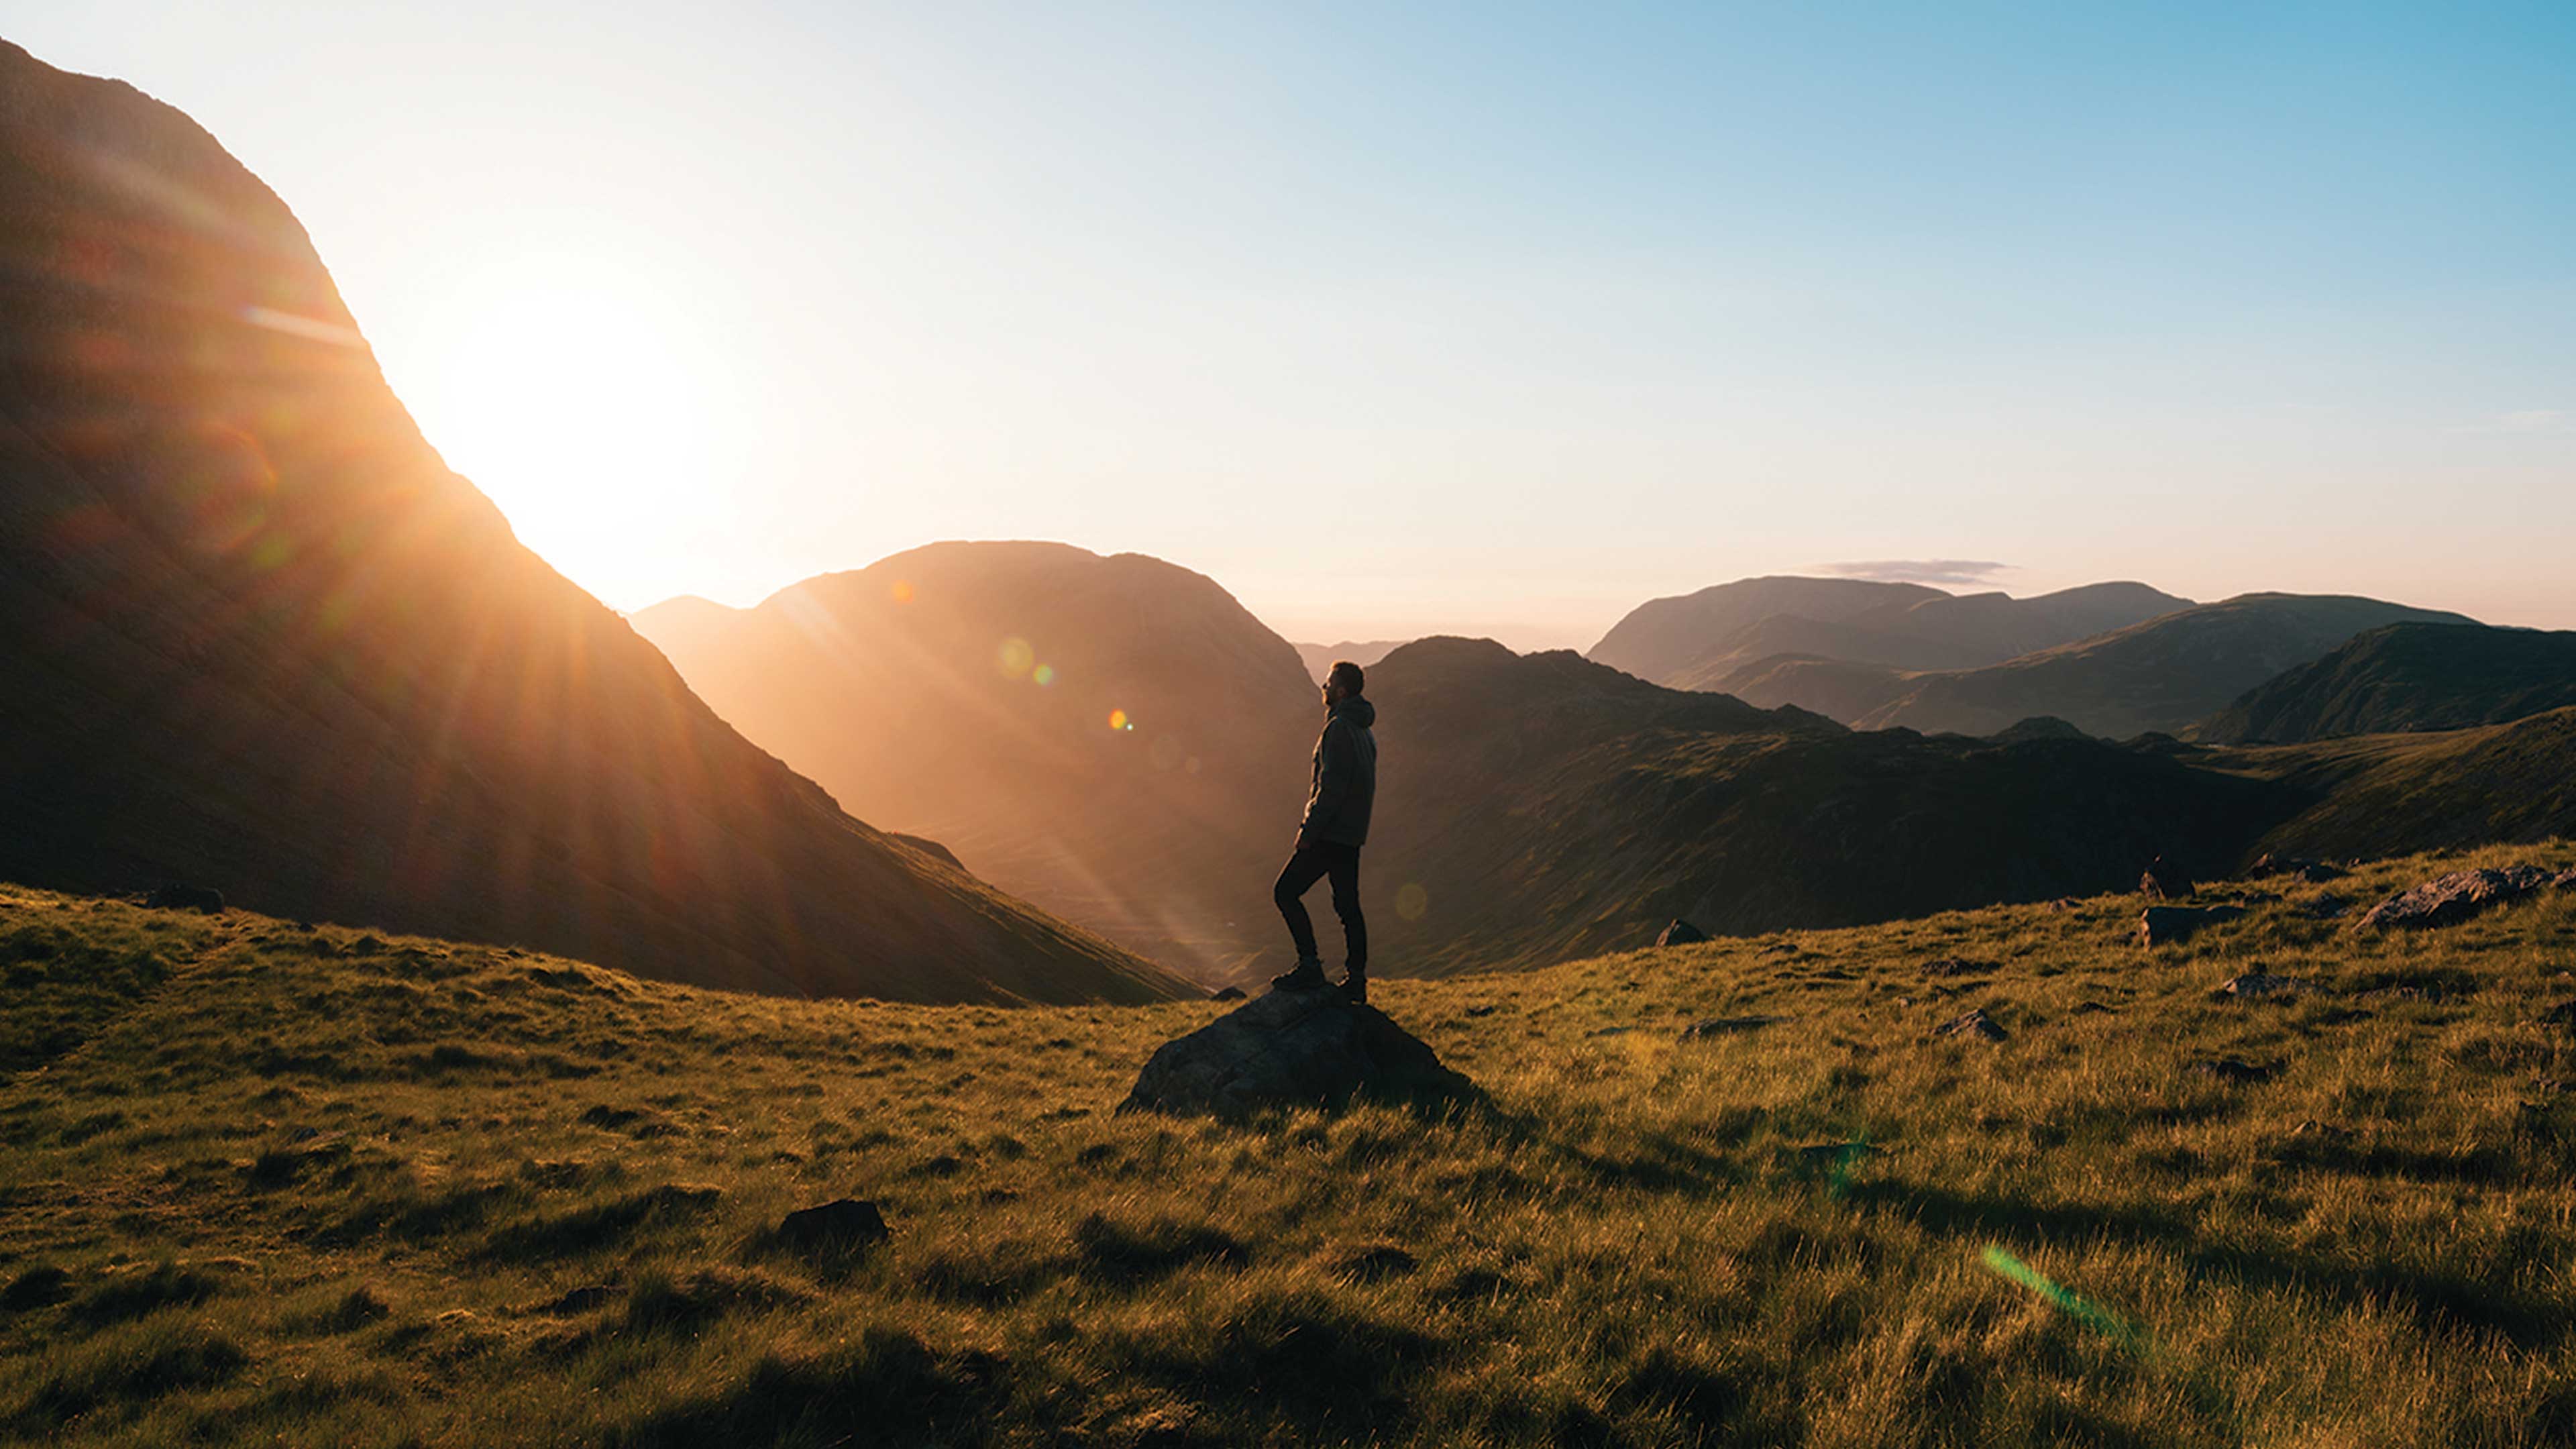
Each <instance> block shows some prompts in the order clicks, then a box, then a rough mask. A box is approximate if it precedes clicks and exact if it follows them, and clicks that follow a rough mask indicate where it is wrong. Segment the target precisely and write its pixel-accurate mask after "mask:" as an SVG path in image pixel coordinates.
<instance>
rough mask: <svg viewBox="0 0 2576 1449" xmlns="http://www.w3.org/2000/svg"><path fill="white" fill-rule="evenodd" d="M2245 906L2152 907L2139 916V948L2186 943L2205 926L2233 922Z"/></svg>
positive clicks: (2242, 912) (2242, 913) (2241, 913)
mask: <svg viewBox="0 0 2576 1449" xmlns="http://www.w3.org/2000/svg"><path fill="white" fill-rule="evenodd" d="M2244 914H2245V908H2244V907H2243V906H2149V907H2147V908H2146V910H2144V911H2142V912H2140V913H2139V915H2138V944H2139V945H2141V946H2165V945H2171V944H2172V943H2174V942H2176V941H2187V940H2190V939H2191V938H2192V936H2193V935H2194V934H2196V933H2197V932H2198V931H2199V930H2200V928H2201V927H2203V926H2214V925H2216V924H2218V923H2219V922H2221V921H2232V920H2235V919H2236V918H2237V917H2239V916H2241V915H2244Z"/></svg>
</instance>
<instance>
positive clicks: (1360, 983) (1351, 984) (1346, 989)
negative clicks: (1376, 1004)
mask: <svg viewBox="0 0 2576 1449" xmlns="http://www.w3.org/2000/svg"><path fill="white" fill-rule="evenodd" d="M1342 999H1343V1000H1344V1001H1347V1002H1349V1003H1350V1004H1352V1005H1353V1006H1366V1005H1368V968H1367V967H1365V966H1354V967H1352V968H1351V969H1350V971H1349V972H1348V973H1346V974H1345V975H1344V976H1343V977H1342Z"/></svg>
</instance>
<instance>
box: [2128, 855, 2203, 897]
mask: <svg viewBox="0 0 2576 1449" xmlns="http://www.w3.org/2000/svg"><path fill="white" fill-rule="evenodd" d="M2196 888H2197V887H2195V886H2194V884H2193V882H2192V878H2191V872H2189V871H2187V870H2184V869H2183V868H2182V867H2181V866H2178V865H2174V864H2171V863H2169V862H2167V861H2166V859H2165V858H2164V857H2163V856H2161V855H2159V856H2157V857H2156V858H2155V860H2154V861H2153V862H2151V863H2149V865H2148V866H2147V873H2146V874H2144V875H2142V876H2140V877H2138V890H2139V892H2140V893H2141V894H2143V895H2145V896H2146V898H2147V899H2148V900H2151V901H2187V900H2190V899H2191V895H2192V892H2193V891H2194V890H2195V889H2196Z"/></svg>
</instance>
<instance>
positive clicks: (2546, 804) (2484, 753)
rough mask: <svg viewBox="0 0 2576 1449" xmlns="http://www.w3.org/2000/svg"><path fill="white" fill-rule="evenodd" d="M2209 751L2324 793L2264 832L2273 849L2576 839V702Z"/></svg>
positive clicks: (2304, 790) (2351, 850)
mask: <svg viewBox="0 0 2576 1449" xmlns="http://www.w3.org/2000/svg"><path fill="white" fill-rule="evenodd" d="M2204 758H2205V759H2206V761H2207V762H2208V763H2209V764H2211V765H2212V766H2214V767H2219V768H2226V769H2231V770H2238V771H2242V772H2244V773H2246V774H2249V775H2255V776H2261V777H2265V778H2269V779H2272V780H2276V781H2278V782H2280V783H2282V784H2284V785H2286V786H2288V787H2290V788H2293V789H2295V790H2296V791H2298V792H2299V793H2300V794H2302V795H2303V796H2305V797H2307V798H2309V799H2311V800H2312V801H2314V802H2315V803H2313V804H2312V805H2311V806H2309V808H2307V809H2305V810H2302V811H2301V812H2300V813H2299V814H2298V815H2297V816H2295V817H2294V818H2292V819H2290V820H2288V821H2286V822H2284V823H2283V824H2281V825H2280V826H2279V827H2278V828H2277V829H2275V830H2273V831H2272V832H2271V833H2270V834H2269V835H2268V836H2266V838H2265V839H2264V841H2263V842H2262V845H2261V848H2262V849H2265V850H2273V851H2279V852H2282V853H2284V854H2291V855H2305V856H2315V857H2322V858H2326V859H2336V860H2341V859H2349V858H2352V857H2369V856H2378V855H2387V854H2396V853H2404V852H2411V851H2423V850H2465V849H2469V848H2472V847H2475V846H2482V845H2489V844H2527V843H2531V842H2536V841H2543V840H2550V839H2554V838H2558V837H2562V836H2563V837H2570V838H2576V708H2569V709H2559V710H2552V711H2550V712H2548V713H2546V714H2538V715H2533V716H2531V717H2530V718H2528V719H2521V720H2516V721H2514V722H2513V723H2511V724H2501V725H2488V726H2484V727H2482V728H2477V729H2464V730H2451V731H2446V732H2442V733H2426V734H2390V735H2365V736H2357V737H2353V738H2349V739H2330V740H2319V741H2315V742H2313V743H2309V744H2302V745H2282V746H2271V747H2258V748H2249V749H2241V750H2221V751H2214V752H2210V753H2209V754H2207V755H2206V756H2205V757H2204Z"/></svg>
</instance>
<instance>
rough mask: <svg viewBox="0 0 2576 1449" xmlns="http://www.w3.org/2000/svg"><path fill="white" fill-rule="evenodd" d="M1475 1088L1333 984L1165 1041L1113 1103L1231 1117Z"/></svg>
mask: <svg viewBox="0 0 2576 1449" xmlns="http://www.w3.org/2000/svg"><path fill="white" fill-rule="evenodd" d="M1481 1095H1482V1094H1480V1093H1479V1092H1478V1091H1477V1090H1476V1087H1475V1084H1474V1083H1472V1082H1469V1081H1468V1080H1467V1079H1466V1078H1465V1077H1463V1076H1460V1075H1459V1074H1458V1073H1456V1072H1453V1071H1451V1070H1449V1069H1448V1068H1446V1067H1444V1066H1442V1065H1441V1064H1440V1058H1439V1055H1438V1054H1437V1053H1435V1052H1433V1051H1432V1050H1431V1047H1430V1045H1429V1044H1428V1043H1426V1042H1424V1041H1423V1040H1422V1039H1421V1038H1419V1037H1416V1036H1414V1035H1413V1034H1412V1033H1411V1032H1408V1031H1406V1030H1405V1029H1404V1028H1403V1027H1400V1026H1398V1025H1396V1024H1395V1023H1394V1022H1393V1021H1391V1020H1389V1019H1388V1018H1387V1016H1386V1014H1385V1013H1384V1012H1381V1011H1379V1010H1377V1009H1376V1008H1375V1007H1371V1006H1360V1005H1354V1004H1353V1003H1351V1002H1348V1001H1345V1000H1343V999H1342V997H1341V995H1340V994H1339V993H1337V992H1331V991H1273V992H1270V993H1269V994H1267V995H1265V996H1262V997H1261V998H1259V999H1258V1000H1255V1001H1253V1002H1251V1003H1250V1004H1248V1005H1245V1006H1241V1007H1237V1008H1236V1009H1235V1010H1233V1011H1229V1012H1227V1013H1226V1014H1225V1015H1223V1016H1220V1017H1218V1018H1217V1019H1216V1020H1214V1021H1212V1022H1209V1023H1208V1024H1207V1025H1205V1026H1203V1027H1200V1028H1199V1029H1198V1030H1196V1031H1194V1032H1191V1033H1190V1034H1189V1035H1187V1036H1184V1037H1179V1038H1176V1039H1174V1040H1172V1041H1168V1042H1165V1043H1163V1045H1162V1046H1161V1047H1159V1048H1157V1049H1156V1050H1155V1052H1154V1055H1153V1057H1152V1058H1151V1059H1150V1060H1148V1061H1147V1062H1146V1063H1145V1069H1144V1070H1143V1071H1142V1072H1140V1073H1138V1074H1137V1077H1136V1086H1135V1089H1134V1090H1132V1091H1130V1092H1129V1093H1128V1094H1127V1100H1126V1101H1125V1102H1123V1103H1121V1104H1119V1108H1118V1110H1120V1111H1122V1112H1136V1111H1149V1112H1168V1113H1173V1114H1176V1115H1182V1116H1214V1117H1235V1116H1242V1115H1245V1114H1248V1113H1253V1112H1258V1111H1262V1110H1264V1109H1266V1108H1273V1107H1305V1106H1323V1107H1338V1106H1342V1105H1344V1104H1346V1103H1348V1102H1350V1101H1352V1100H1353V1099H1356V1098H1365V1099H1371V1100H1376V1101H1397V1102H1408V1103H1415V1104H1422V1105H1436V1104H1441V1103H1466V1102H1472V1101H1475V1100H1478V1099H1479V1098H1480V1097H1481Z"/></svg>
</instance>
